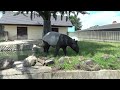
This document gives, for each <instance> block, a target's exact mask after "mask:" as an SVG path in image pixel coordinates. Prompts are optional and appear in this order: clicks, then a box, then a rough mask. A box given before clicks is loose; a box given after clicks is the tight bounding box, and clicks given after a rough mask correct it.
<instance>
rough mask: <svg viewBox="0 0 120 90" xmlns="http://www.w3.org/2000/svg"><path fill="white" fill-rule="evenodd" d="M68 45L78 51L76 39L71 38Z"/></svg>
mask: <svg viewBox="0 0 120 90" xmlns="http://www.w3.org/2000/svg"><path fill="white" fill-rule="evenodd" d="M70 47H71V48H72V49H73V50H74V51H75V52H76V53H79V46H78V41H76V40H75V39H72V40H71V44H70Z"/></svg>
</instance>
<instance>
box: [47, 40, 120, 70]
mask: <svg viewBox="0 0 120 90" xmlns="http://www.w3.org/2000/svg"><path fill="white" fill-rule="evenodd" d="M79 47H80V52H79V54H78V55H76V53H75V52H74V51H73V50H72V49H71V48H69V47H68V48H67V52H68V56H69V57H71V63H67V62H65V63H64V64H63V65H62V66H61V67H64V68H65V69H66V70H68V69H69V70H71V69H74V67H73V66H74V65H75V64H77V63H80V56H82V58H84V59H85V60H86V59H93V60H94V61H95V62H96V63H98V64H99V65H100V66H101V67H102V68H103V69H120V61H118V58H117V57H119V56H120V43H110V42H88V41H80V42H79ZM53 53H54V49H53V48H50V54H49V57H52V56H53ZM59 53H60V54H59V56H57V57H56V64H57V63H58V59H59V58H60V57H61V56H63V51H62V49H61V50H60V52H59ZM104 54H109V55H110V56H111V57H110V58H109V59H107V60H104V59H103V58H102V57H101V56H102V55H104Z"/></svg>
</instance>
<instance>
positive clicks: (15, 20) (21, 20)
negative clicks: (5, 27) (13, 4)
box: [0, 11, 72, 26]
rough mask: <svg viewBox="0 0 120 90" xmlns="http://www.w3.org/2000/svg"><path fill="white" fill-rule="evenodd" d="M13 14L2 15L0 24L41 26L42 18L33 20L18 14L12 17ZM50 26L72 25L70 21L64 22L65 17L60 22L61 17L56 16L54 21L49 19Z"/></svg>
mask: <svg viewBox="0 0 120 90" xmlns="http://www.w3.org/2000/svg"><path fill="white" fill-rule="evenodd" d="M13 15H14V12H11V11H9V12H6V13H5V14H3V16H2V17H1V19H0V24H21V25H43V19H42V17H35V18H33V20H31V19H30V14H28V15H27V16H28V17H26V16H24V15H23V14H19V15H16V16H13ZM51 25H55V26H72V23H71V22H70V20H68V21H66V17H63V20H61V17H60V16H58V17H57V20H55V19H54V18H53V17H51Z"/></svg>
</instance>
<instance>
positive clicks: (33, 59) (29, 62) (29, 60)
mask: <svg viewBox="0 0 120 90" xmlns="http://www.w3.org/2000/svg"><path fill="white" fill-rule="evenodd" d="M36 62H37V58H36V57H35V56H29V57H27V58H26V59H25V60H24V61H23V66H24V67H30V66H34V65H35V64H36Z"/></svg>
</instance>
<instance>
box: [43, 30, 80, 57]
mask: <svg viewBox="0 0 120 90" xmlns="http://www.w3.org/2000/svg"><path fill="white" fill-rule="evenodd" d="M42 39H43V42H44V46H43V47H44V52H45V53H48V51H49V48H50V46H52V47H55V53H54V56H57V55H58V53H59V49H60V48H62V49H63V51H64V55H65V56H66V54H67V52H66V48H67V46H70V47H71V48H72V49H73V50H74V51H75V52H76V53H79V47H78V44H77V41H75V39H72V38H71V37H69V36H68V35H65V34H61V33H58V32H53V31H51V32H48V33H47V34H46V35H45V36H43V38H42Z"/></svg>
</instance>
